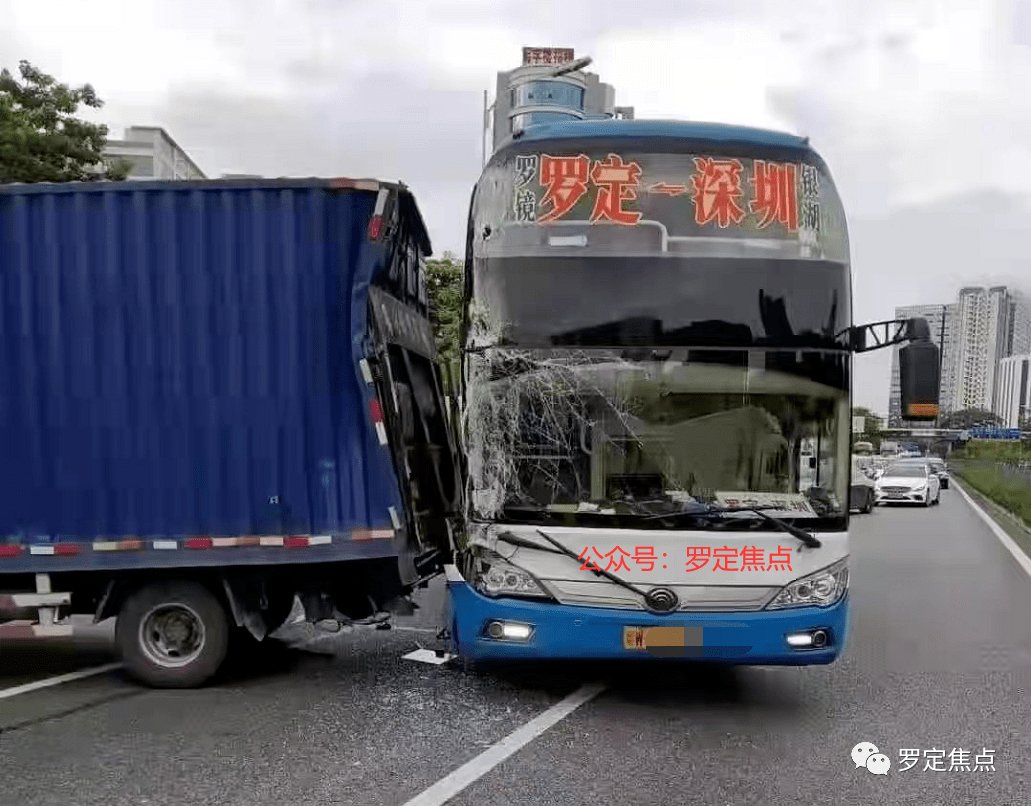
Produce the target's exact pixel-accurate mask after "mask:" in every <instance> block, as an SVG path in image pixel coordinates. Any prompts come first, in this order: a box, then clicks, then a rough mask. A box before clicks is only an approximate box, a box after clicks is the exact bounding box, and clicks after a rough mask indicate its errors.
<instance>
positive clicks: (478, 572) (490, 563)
mask: <svg viewBox="0 0 1031 806" xmlns="http://www.w3.org/2000/svg"><path fill="white" fill-rule="evenodd" d="M472 583H473V586H474V587H475V588H476V589H477V590H478V591H479V592H480V593H482V594H484V595H485V596H522V597H527V598H531V599H550V598H551V596H550V595H549V594H548V592H547V591H546V590H544V587H543V586H542V585H541V584H540V583H539V582H538V581H537V580H536V579H534V578H533V576H532V575H531V574H530V573H529V572H527V571H524V570H523V569H522V568H518V567H516V566H514V565H512V563H510V562H508V561H507V560H505V559H504V558H502V557H501V556H500V555H498V554H495V553H494V552H493V551H488V550H486V549H478V550H476V551H475V554H474V555H473V558H472Z"/></svg>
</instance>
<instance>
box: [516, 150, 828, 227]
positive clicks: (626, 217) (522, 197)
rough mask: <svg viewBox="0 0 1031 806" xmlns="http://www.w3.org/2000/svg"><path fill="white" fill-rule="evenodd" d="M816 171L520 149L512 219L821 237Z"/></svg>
mask: <svg viewBox="0 0 1031 806" xmlns="http://www.w3.org/2000/svg"><path fill="white" fill-rule="evenodd" d="M820 179H821V177H820V173H819V170H818V169H817V168H816V167H815V166H813V165H808V164H806V163H800V162H799V163H796V162H775V161H768V160H762V159H747V158H740V159H739V158H728V157H716V156H706V155H696V156H691V155H688V156H684V155H649V154H644V155H640V156H636V155H635V156H633V157H626V156H622V155H619V154H594V155H589V154H573V155H551V154H520V155H517V156H515V157H514V159H513V162H512V185H513V187H512V191H513V197H512V207H511V212H510V215H511V216H512V218H513V219H514V221H515V223H518V224H537V225H542V224H553V223H557V222H576V223H581V224H616V225H620V226H627V227H633V226H637V225H639V224H641V223H651V222H654V221H660V222H662V223H663V225H665V226H666V227H667V228H670V225H671V224H672V223H673V222H674V221H676V222H680V223H681V225H683V226H686V227H687V229H688V230H690V231H682V232H678V233H676V234H684V235H687V234H691V235H703V234H705V233H706V231H709V232H710V233H712V234H722V232H724V231H725V232H726V234H727V235H732V234H734V233H735V232H736V233H737V234H738V235H740V234H743V233H742V232H741V230H747V231H748V232H749V233H750V234H752V235H753V236H760V237H775V238H791V239H798V241H799V242H800V243H801V244H802V245H803V246H816V245H817V243H818V242H819V240H820V231H821V218H822V216H821V202H820V190H821V188H820Z"/></svg>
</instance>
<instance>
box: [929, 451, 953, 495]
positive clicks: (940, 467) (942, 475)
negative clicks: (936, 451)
mask: <svg viewBox="0 0 1031 806" xmlns="http://www.w3.org/2000/svg"><path fill="white" fill-rule="evenodd" d="M927 464H929V465H930V466H931V469H932V470H933V471H934V472H935V473H937V474H938V481H939V482H940V483H941V488H942V489H943V490H947V489H949V468H948V465H946V464H945V460H944V459H939V458H938V457H937V456H932V457H931V458H930V459H928V460H927Z"/></svg>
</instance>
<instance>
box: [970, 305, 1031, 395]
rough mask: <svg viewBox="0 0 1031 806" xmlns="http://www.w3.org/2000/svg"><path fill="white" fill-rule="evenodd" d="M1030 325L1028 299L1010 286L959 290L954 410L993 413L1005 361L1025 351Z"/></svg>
mask: <svg viewBox="0 0 1031 806" xmlns="http://www.w3.org/2000/svg"><path fill="white" fill-rule="evenodd" d="M1029 327H1031V320H1029V314H1028V305H1027V300H1026V298H1024V297H1023V295H1021V294H1019V293H1018V292H1016V291H1013V290H1012V289H1008V288H1007V287H1006V286H994V287H992V288H979V287H967V288H963V289H960V292H959V300H958V302H957V312H956V351H955V366H954V373H955V392H954V399H953V402H952V405H953V410H954V411H961V410H963V409H981V410H983V411H995V408H996V406H995V398H996V384H997V372H998V369H999V365H1000V362H1001V361H1002V359H1004V358H1006V357H1008V356H1010V355H1012V354H1013V353H1014V352H1016V351H1021V352H1027V347H1028V346H1029V345H1028V339H1029V338H1031V333H1029Z"/></svg>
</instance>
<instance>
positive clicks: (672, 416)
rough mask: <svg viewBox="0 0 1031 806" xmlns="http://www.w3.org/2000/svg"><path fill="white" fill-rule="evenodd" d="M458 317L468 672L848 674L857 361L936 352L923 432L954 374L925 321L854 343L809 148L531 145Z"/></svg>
mask: <svg viewBox="0 0 1031 806" xmlns="http://www.w3.org/2000/svg"><path fill="white" fill-rule="evenodd" d="M464 303H465V309H464V310H465V312H464V324H463V336H462V339H463V345H464V347H463V365H462V388H461V400H460V405H461V409H462V417H463V424H464V427H463V438H464V448H465V454H466V463H467V479H466V482H467V522H466V525H465V529H464V532H465V533H464V535H463V537H464V546H463V550H461V551H460V552H458V554H457V555H456V561H455V562H454V563H453V564H450V565H449V566H448V567H447V568H446V572H447V579H448V590H449V601H450V606H451V614H450V616H449V620H450V624H449V631H450V637H451V641H452V648H453V650H454V651H455V652H456V653H457V654H459V655H461V656H464V657H467V658H472V659H519V658H620V657H635V656H636V657H650V656H658V657H681V658H693V659H700V660H714V661H719V662H727V663H742V664H764V665H765V664H787V665H804V664H826V663H830V662H832V661H833V660H834V659H835V658H836V657H838V655H839V653H840V652H841V651H842V648H843V647H844V645H845V642H846V637H847V634H848V621H849V620H848V593H849V539H848V526H849V494H850V486H851V460H850V442H851V424H852V419H851V417H852V411H851V409H852V406H851V388H852V387H851V379H852V353H853V352H856V351H862V350H866V349H873V348H874V347H880V346H886V345H887V344H891V343H899V342H901V341H911V342H913V344H911V345H910V347H907V348H904V351H903V352H905V351H906V350H910V349H911V348H916V347H919V348H920V350H916V351H915V352H913V353H911V355H909V356H908V357H907V368H906V369H905V371H904V373H903V374H904V376H905V377H904V379H903V385H904V387H905V388H904V398H905V401H904V408H906V411H907V412H908V414H907V416H909V417H912V418H917V419H919V418H921V417H923V418H930V417H933V416H934V415H935V414H936V413H937V406H936V404H937V374H936V372H937V351H936V349H935V348H934V346H933V344H931V342H930V341H929V339H928V337H927V328H926V322H923V321H922V320H908V321H906V322H884V323H880V324H882V325H884V326H885V333H886V334H887V335H886V336H885V338H884V340H883V343H879V344H874V345H872V346H871V345H870V344H869V343H868V342H869V340H868V339H867V338H866V330H865V329H864V328H854V327H853V326H852V280H851V274H850V264H849V243H848V235H847V231H846V225H845V215H844V210H843V207H842V202H841V200H840V198H839V197H838V194H837V192H836V190H835V187H834V184H833V182H832V180H831V176H830V174H829V172H828V170H827V167H826V166H825V165H824V163H823V160H822V159H821V158H820V157H819V155H818V154H817V153H816V152H815V151H814V150H813V149H812V148H811V147H810V145H809V143H808V141H807V140H806V139H803V138H800V137H796V136H792V135H788V134H781V133H776V132H771V131H764V130H758V129H748V128H739V127H732V126H724V125H714V124H698V123H685V122H670V121H661V122H659V121H645V120H629V121H628V120H607V121H591V122H570V123H556V124H545V125H540V126H535V127H531V128H528V129H526V130H525V131H524V132H522V133H521V135H517V136H516V137H515V138H513V139H512V140H510V141H509V142H508V143H507V144H505V145H503V146H502V147H501V148H500V149H499V150H498V152H497V153H496V154H495V155H494V156H493V158H492V159H491V160H490V162H489V163H488V165H487V166H486V167H485V168H484V171H483V174H482V176H481V177H480V179H479V181H478V183H477V185H476V187H475V189H474V192H473V198H472V202H471V208H470V213H469V223H468V244H467V250H466V287H465V299H464ZM892 326H895V331H894V335H891V334H890V333H889V331H891V328H892ZM868 327H870V328H872V327H874V326H868ZM927 372H933V373H934V375H933V379H931V380H933V384H930V385H929V382H928V381H927ZM921 373H923V374H921ZM918 376H919V377H920V378H923V380H924V382H923V383H922V385H921V383H919V382H917V381H913V380H911V379H912V378H917V377H918ZM930 386H933V390H932V392H931V393H928V389H930ZM921 394H922V395H923V396H922V397H921V396H920V395H921Z"/></svg>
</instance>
